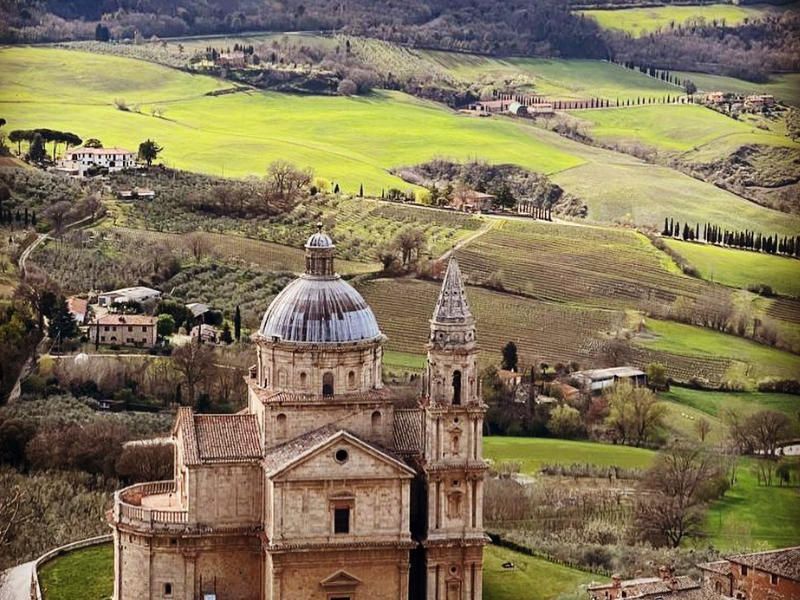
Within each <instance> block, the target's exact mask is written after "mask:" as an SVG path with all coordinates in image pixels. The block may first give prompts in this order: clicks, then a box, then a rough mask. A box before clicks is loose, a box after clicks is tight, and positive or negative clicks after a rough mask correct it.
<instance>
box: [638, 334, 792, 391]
mask: <svg viewBox="0 0 800 600" xmlns="http://www.w3.org/2000/svg"><path fill="white" fill-rule="evenodd" d="M647 329H648V330H649V332H650V333H652V334H653V337H652V338H651V339H641V338H640V339H637V340H636V344H637V345H640V346H643V347H645V348H649V349H654V350H658V351H662V352H665V353H668V354H671V355H679V356H683V357H697V358H706V357H708V358H722V359H726V360H729V361H731V363H732V365H733V369H735V373H729V375H735V376H736V377H737V378H741V379H745V380H749V381H751V382H752V381H756V380H758V379H761V378H764V377H785V378H792V377H796V376H797V373H799V372H800V356H798V355H796V354H790V353H789V352H783V351H781V350H777V349H775V348H770V347H769V346H764V345H762V344H757V343H755V342H751V341H749V340H746V339H744V338H740V337H736V336H733V335H728V334H725V333H719V332H716V331H711V330H709V329H703V328H701V327H695V326H693V325H684V324H682V323H674V322H671V321H659V320H657V319H648V320H647ZM668 361H669V359H667V361H666V362H668Z"/></svg>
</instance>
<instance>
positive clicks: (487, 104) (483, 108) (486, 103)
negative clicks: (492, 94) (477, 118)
mask: <svg viewBox="0 0 800 600" xmlns="http://www.w3.org/2000/svg"><path fill="white" fill-rule="evenodd" d="M511 104H512V101H511V100H480V101H479V102H473V103H472V104H470V105H469V109H470V110H471V111H474V112H479V113H487V114H492V113H502V112H505V111H507V110H508V108H509V106H511Z"/></svg>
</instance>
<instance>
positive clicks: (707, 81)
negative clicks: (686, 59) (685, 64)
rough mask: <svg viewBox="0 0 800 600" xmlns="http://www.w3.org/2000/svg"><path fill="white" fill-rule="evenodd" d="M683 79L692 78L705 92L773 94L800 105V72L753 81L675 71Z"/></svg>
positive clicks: (787, 101)
mask: <svg viewBox="0 0 800 600" xmlns="http://www.w3.org/2000/svg"><path fill="white" fill-rule="evenodd" d="M674 74H675V75H677V76H678V77H680V78H681V79H691V80H692V81H693V82H694V83H695V85H697V89H699V90H701V91H703V92H714V91H721V92H736V93H738V94H773V95H774V96H775V97H776V98H777V99H778V100H782V101H784V102H786V103H787V104H792V105H794V106H800V73H783V74H773V75H771V76H770V80H769V82H767V83H752V82H750V81H744V80H742V79H736V78H734V77H724V76H722V75H709V74H707V73H691V72H689V71H675V72H674Z"/></svg>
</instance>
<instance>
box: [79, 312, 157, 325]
mask: <svg viewBox="0 0 800 600" xmlns="http://www.w3.org/2000/svg"><path fill="white" fill-rule="evenodd" d="M156 321H157V319H156V318H155V317H150V316H148V315H112V314H107V315H103V316H102V317H99V318H98V319H96V320H95V322H94V324H98V325H155V324H156Z"/></svg>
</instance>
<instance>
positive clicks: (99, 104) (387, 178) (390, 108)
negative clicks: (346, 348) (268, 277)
mask: <svg viewBox="0 0 800 600" xmlns="http://www.w3.org/2000/svg"><path fill="white" fill-rule="evenodd" d="M468 59H471V57H466V58H464V59H459V60H468ZM479 60H482V59H479ZM549 62H553V65H552V68H551V70H552V71H553V74H552V77H553V78H554V79H553V81H557V80H558V81H562V83H560V84H559V85H563V86H565V87H566V88H570V89H575V90H576V91H575V93H577V94H579V95H580V94H583V92H582V91H580V90H579V87H580V85H584V86H586V87H585V88H584V89H586V90H594V92H595V95H596V93H597V91H598V90H600V89H601V88H600V85H599V83H598V85H596V86H595V85H594V83H592V80H591V79H590V74H591V73H592V72H593V71H594V70H596V69H600V70H601V71H602V74H601V75H598V77H600V78H601V79H604V80H605V81H606V83H605V84H604V85H607V86H608V87H607V89H608V90H609V94H610V93H611V91H613V88H614V86H615V85H617V86H618V87H617V91H620V90H622V91H624V90H625V89H630V90H631V91H632V92H633V95H635V94H636V93H637V92H640V91H641V90H640V89H638V88H627V87H626V86H628V85H631V86H639V85H642V86H645V87H647V86H648V85H649V84H650V83H651V80H650V79H649V78H646V77H644V76H642V75H639V74H636V73H633V72H628V71H626V70H625V69H622V68H620V67H617V66H614V65H608V64H606V63H597V62H594V63H591V61H589V62H590V63H591V64H586V65H584V64H583V63H581V62H580V61H575V63H574V69H575V72H574V73H573V74H572V75H570V77H571V78H572V79H571V80H569V79H566V78H567V77H568V74H569V73H571V65H572V61H570V62H566V61H549ZM31 65H33V67H35V68H31ZM0 66H2V68H0V103H2V105H3V107H4V108H3V116H4V118H6V119H7V121H8V125H7V126H6V128H7V129H8V130H13V129H27V128H36V127H49V128H52V129H64V130H69V131H73V132H75V133H76V134H78V135H80V136H81V137H83V138H84V139H86V138H89V137H97V138H99V139H101V140H102V141H103V142H104V144H105V145H106V146H122V147H128V148H136V147H137V146H138V144H139V143H140V142H141V141H142V140H143V139H145V138H148V137H149V138H153V139H155V140H157V141H158V143H159V144H161V145H162V146H163V147H164V148H165V149H164V152H163V153H162V155H161V161H162V162H163V163H164V164H166V165H167V166H171V167H177V168H182V169H187V170H190V171H197V172H203V173H209V174H213V175H225V176H233V177H239V176H247V175H254V174H255V175H259V174H262V173H264V171H265V169H266V167H267V165H268V164H269V163H270V162H271V161H272V160H275V159H277V158H284V159H288V160H291V161H292V162H294V163H295V164H297V165H299V166H311V167H313V168H314V169H315V171H316V174H317V175H319V176H321V177H326V178H328V179H331V180H333V181H335V182H338V183H339V184H340V187H341V189H342V191H343V192H345V193H351V194H352V193H356V192H357V191H358V188H359V186H360V185H361V184H363V186H364V191H365V193H366V194H367V195H379V194H380V192H381V190H383V189H388V188H390V187H398V188H401V189H407V188H409V187H410V186H409V185H408V184H406V183H405V182H403V181H402V180H400V179H399V178H397V177H395V176H394V175H392V174H391V173H389V172H388V169H390V168H392V167H397V166H402V165H410V164H417V163H420V162H423V161H426V160H429V159H430V158H433V157H435V156H445V157H448V158H453V159H459V160H465V159H482V160H487V161H490V162H499V163H513V164H518V165H520V166H523V167H526V168H529V169H532V170H535V171H538V172H542V173H549V174H551V175H552V177H553V180H554V181H555V182H556V183H558V184H559V185H561V186H562V187H564V189H565V190H566V191H568V192H570V193H572V194H574V195H576V196H579V197H581V198H582V199H583V200H585V201H586V203H587V204H588V206H589V218H590V219H591V220H595V221H621V222H630V223H635V224H638V225H650V226H654V227H660V225H661V223H663V220H664V217H666V216H672V215H675V214H681V215H683V216H684V218H686V219H689V220H690V221H714V222H717V223H720V224H725V225H727V226H729V227H731V228H744V227H751V226H752V225H753V224H754V223H759V224H762V226H763V227H764V228H765V229H767V230H770V231H779V232H781V233H789V232H790V231H794V230H796V229H798V228H799V227H800V218H797V217H787V216H786V215H785V214H783V213H777V212H776V211H771V210H769V209H766V208H763V207H760V206H757V205H754V204H752V203H750V202H747V201H745V200H743V199H741V198H739V197H737V196H735V195H733V194H731V193H728V192H725V191H724V190H721V189H719V188H716V187H715V186H713V185H710V184H707V183H704V182H701V181H698V180H696V179H693V178H691V177H689V176H687V175H683V174H681V173H678V172H676V171H674V170H672V169H668V168H666V167H660V166H655V165H649V164H646V163H643V162H641V161H639V160H637V159H635V158H633V157H629V156H624V155H620V154H619V153H616V152H611V151H609V150H604V149H601V148H592V147H587V146H585V145H583V144H580V143H578V142H574V141H572V140H568V139H565V138H563V137H561V136H559V135H558V134H556V133H552V132H549V131H546V130H543V129H541V128H538V127H535V126H533V125H531V124H529V123H519V122H517V121H513V120H511V119H505V118H492V119H475V118H472V117H466V116H463V115H458V114H456V113H454V112H453V111H451V110H449V109H447V108H445V107H443V106H442V105H439V104H435V103H432V102H427V101H423V100H419V99H416V98H413V97H411V96H408V95H406V94H402V93H399V92H382V91H380V92H376V93H374V94H372V95H370V96H366V97H355V98H342V97H322V96H298V95H289V94H280V93H273V92H261V91H256V90H248V91H244V92H240V93H234V94H225V95H221V96H208V95H205V94H207V93H208V92H213V91H215V90H219V89H221V88H225V87H230V84H229V83H227V82H223V81H220V80H216V79H213V78H210V77H205V76H200V75H191V74H188V73H184V72H181V71H177V70H174V69H170V68H167V67H163V66H158V65H155V64H152V63H148V62H143V61H137V60H133V59H128V58H121V57H116V56H106V55H98V54H90V53H85V52H80V51H76V50H63V49H54V48H30V47H14V48H5V49H2V50H0ZM537 68H539V67H537ZM132 73H136V78H135V81H136V84H134V83H133V81H134V78H133V77H131V74H132ZM559 77H560V78H562V80H559V79H557V78H559ZM614 77H618V78H619V80H620V83H619V84H614V83H613V82H614ZM629 77H634V79H635V82H632V83H630V84H628V83H625V82H626V81H627V80H628V78H629ZM586 81H589V83H586ZM652 81H653V82H655V83H657V84H658V85H661V83H663V82H657V81H656V80H652ZM642 82H644V83H642ZM653 93H656V92H655V91H654V92H653ZM657 94H658V95H660V94H661V92H660V91H659V92H658V93H657ZM115 98H124V99H125V102H126V104H127V105H128V106H129V107H130V108H131V109H134V108H138V109H139V112H136V111H135V110H129V111H122V110H118V109H117V108H116V107H115V104H114V99H115ZM153 107H159V108H161V109H163V111H164V113H163V115H162V116H161V117H157V116H153V114H151V110H152V108H153ZM23 150H24V148H23ZM601 184H602V185H601ZM665 197H669V198H670V200H671V201H670V203H665V202H664V201H663V199H664V198H665Z"/></svg>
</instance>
